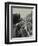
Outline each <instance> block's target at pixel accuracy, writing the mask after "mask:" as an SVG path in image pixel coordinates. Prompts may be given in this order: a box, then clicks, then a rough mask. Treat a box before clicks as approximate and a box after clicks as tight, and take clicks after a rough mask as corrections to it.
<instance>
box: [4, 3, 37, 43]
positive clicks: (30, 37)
mask: <svg viewBox="0 0 38 46" xmlns="http://www.w3.org/2000/svg"><path fill="white" fill-rule="evenodd" d="M5 7H6V14H5V15H6V32H5V33H6V34H5V35H6V36H5V37H6V39H5V40H6V42H7V43H16V42H17V43H20V42H21V43H22V42H29V41H30V42H36V41H37V38H36V32H37V30H36V16H37V14H36V11H37V10H36V7H37V5H36V4H28V3H27V4H26V5H25V3H6V5H5Z"/></svg>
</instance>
